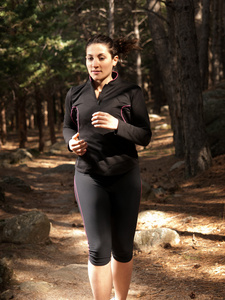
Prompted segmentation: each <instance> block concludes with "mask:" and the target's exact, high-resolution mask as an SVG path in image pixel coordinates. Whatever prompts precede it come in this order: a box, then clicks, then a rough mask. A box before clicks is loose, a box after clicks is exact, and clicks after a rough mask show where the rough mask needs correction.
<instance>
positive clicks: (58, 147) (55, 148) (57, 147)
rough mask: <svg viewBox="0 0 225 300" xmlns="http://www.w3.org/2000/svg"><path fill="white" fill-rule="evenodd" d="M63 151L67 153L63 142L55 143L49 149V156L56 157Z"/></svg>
mask: <svg viewBox="0 0 225 300" xmlns="http://www.w3.org/2000/svg"><path fill="white" fill-rule="evenodd" d="M63 151H68V149H67V145H66V144H65V142H57V143H55V144H53V145H52V146H51V147H50V150H49V152H50V154H53V155H57V154H61V153H62V152H63Z"/></svg>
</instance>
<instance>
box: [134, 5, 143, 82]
mask: <svg viewBox="0 0 225 300" xmlns="http://www.w3.org/2000/svg"><path fill="white" fill-rule="evenodd" d="M136 8H137V1H136V0H133V1H132V10H133V15H134V18H133V22H134V34H135V38H136V39H137V40H138V44H139V43H140V32H139V24H138V17H137V13H136ZM136 55H137V56H136V72H137V84H138V85H139V86H140V87H142V70H141V51H140V50H137V51H136Z"/></svg>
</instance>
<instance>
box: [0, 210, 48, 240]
mask: <svg viewBox="0 0 225 300" xmlns="http://www.w3.org/2000/svg"><path fill="white" fill-rule="evenodd" d="M49 232H50V221H49V219H48V217H47V216H46V215H45V214H44V213H42V212H39V211H31V212H28V213H24V214H22V215H19V216H16V217H13V218H11V219H7V220H5V225H4V227H3V230H2V237H0V240H2V241H3V242H10V243H19V244H37V243H41V242H44V241H45V240H46V239H47V238H48V237H49Z"/></svg>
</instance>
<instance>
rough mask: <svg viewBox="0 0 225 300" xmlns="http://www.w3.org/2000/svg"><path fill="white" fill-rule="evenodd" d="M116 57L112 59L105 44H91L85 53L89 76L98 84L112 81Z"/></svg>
mask: <svg viewBox="0 0 225 300" xmlns="http://www.w3.org/2000/svg"><path fill="white" fill-rule="evenodd" d="M117 61H118V56H115V57H114V58H112V56H111V54H110V53H109V51H108V47H107V45H105V44H91V45H89V46H88V47H87V51H86V66H87V70H88V73H89V75H90V76H91V77H92V79H93V80H94V81H96V82H97V83H98V84H107V83H108V82H109V81H111V80H112V69H113V67H114V66H115V65H116V64H117Z"/></svg>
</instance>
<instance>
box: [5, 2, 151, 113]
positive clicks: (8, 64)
mask: <svg viewBox="0 0 225 300" xmlns="http://www.w3.org/2000/svg"><path fill="white" fill-rule="evenodd" d="M137 4H138V5H139V6H138V10H139V12H138V18H139V20H140V31H141V45H142V44H143V45H144V49H143V56H144V57H145V59H144V65H145V66H147V68H144V69H143V74H146V78H147V77H148V73H149V72H148V71H147V69H148V67H149V66H150V61H149V53H150V52H151V51H152V50H151V44H150V43H148V42H146V41H147V40H148V39H149V30H148V24H147V19H146V12H145V11H144V10H143V9H142V7H143V6H144V5H145V1H142V0H138V1H137ZM132 5H133V1H131V0H130V1H118V0H116V1H115V30H116V34H115V36H121V35H122V36H125V37H128V38H130V37H134V24H133V18H132V14H133V12H132ZM108 13H109V12H108V1H103V0H99V1H89V0H86V1H85V0H76V1H74V0H57V1H55V0H54V1H53V0H45V1H43V0H23V1H22V0H17V1H14V0H6V1H4V4H2V5H1V10H0V28H1V30H0V38H1V45H0V60H1V68H0V92H1V95H3V97H1V98H0V103H1V102H3V101H4V102H5V103H8V105H9V106H10V105H11V110H10V111H11V113H12V104H13V103H12V101H13V98H14V99H20V98H21V97H22V98H26V99H27V100H28V101H27V107H28V108H29V109H30V108H33V107H35V104H32V102H34V98H35V96H34V95H35V86H38V89H39V91H40V93H41V94H42V95H45V93H46V91H48V90H49V89H51V91H50V94H51V95H53V94H54V95H56V94H57V93H58V95H59V94H60V95H65V94H66V91H67V90H68V88H69V87H70V86H71V85H77V84H80V83H81V82H82V81H84V80H86V78H87V71H86V67H85V51H84V50H85V44H86V40H87V39H88V38H89V37H90V36H91V35H92V34H94V33H98V32H101V33H103V34H108ZM123 65H124V66H125V68H123V74H122V75H123V76H124V77H125V78H129V79H130V80H132V81H136V70H135V53H132V54H131V55H130V56H129V57H127V58H126V59H125V60H124V61H123ZM144 76H145V75H144ZM12 95H14V97H13V96H12ZM58 97H59V96H58ZM45 98H46V97H45ZM10 103H11V104H10ZM13 105H14V104H13Z"/></svg>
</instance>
